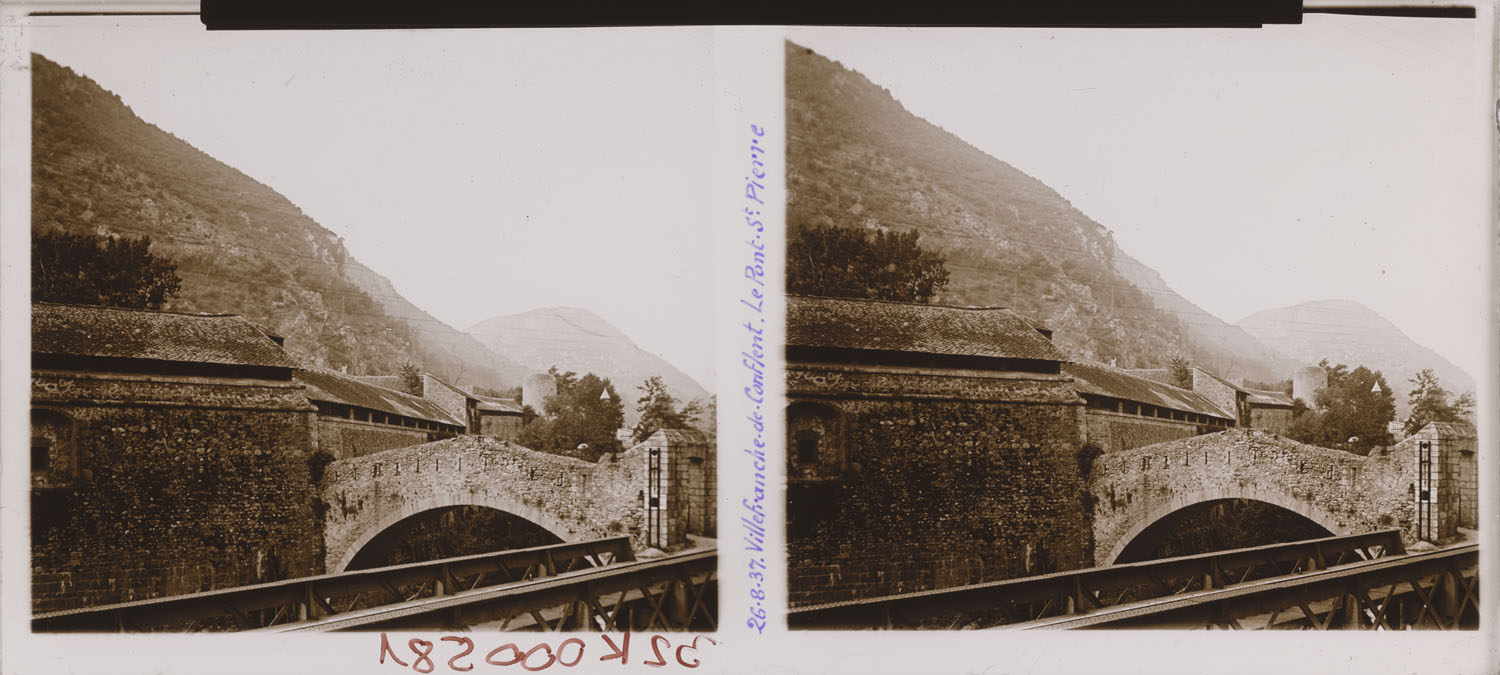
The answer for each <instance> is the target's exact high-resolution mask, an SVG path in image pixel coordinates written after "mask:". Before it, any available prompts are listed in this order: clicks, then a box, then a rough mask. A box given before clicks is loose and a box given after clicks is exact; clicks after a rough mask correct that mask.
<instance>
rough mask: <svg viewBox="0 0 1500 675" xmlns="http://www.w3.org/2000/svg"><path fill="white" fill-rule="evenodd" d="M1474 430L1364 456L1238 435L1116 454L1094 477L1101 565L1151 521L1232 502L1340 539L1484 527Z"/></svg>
mask: <svg viewBox="0 0 1500 675" xmlns="http://www.w3.org/2000/svg"><path fill="white" fill-rule="evenodd" d="M1475 471H1476V464H1475V457H1474V436H1473V432H1472V430H1469V431H1464V430H1454V429H1451V428H1450V429H1440V428H1437V427H1436V426H1435V425H1430V426H1429V427H1427V428H1425V429H1423V430H1422V431H1421V432H1419V433H1418V434H1416V435H1414V436H1413V437H1411V438H1409V439H1407V440H1405V441H1403V442H1401V443H1399V444H1397V445H1394V446H1391V447H1389V448H1384V449H1377V450H1375V451H1373V452H1371V453H1370V455H1369V456H1364V457H1361V456H1359V455H1355V454H1353V453H1349V452H1344V451H1340V450H1330V449H1327V448H1320V447H1316V446H1311V445H1305V444H1302V443H1298V442H1295V441H1292V440H1288V439H1285V438H1281V437H1279V436H1274V435H1271V434H1267V433H1265V432H1261V431H1254V430H1242V429H1235V430H1229V431H1224V432H1220V433H1216V434H1209V435H1204V436H1195V437H1192V438H1185V439H1181V440H1176V441H1170V442H1166V443H1158V444H1155V445H1148V446H1143V447H1140V448H1135V449H1133V450H1125V451H1120V452H1107V453H1105V454H1103V455H1101V456H1100V457H1099V458H1098V459H1097V460H1095V462H1094V465H1093V468H1092V471H1091V472H1090V474H1089V478H1088V480H1089V491H1090V493H1091V494H1092V496H1093V502H1094V511H1093V536H1094V564H1096V565H1109V564H1113V563H1114V562H1115V561H1116V560H1117V559H1118V558H1119V557H1120V554H1121V553H1122V552H1123V551H1124V550H1125V547H1126V546H1128V545H1129V544H1130V542H1132V541H1133V540H1135V538H1136V537H1137V536H1139V535H1141V534H1142V533H1143V532H1144V531H1145V530H1146V529H1147V528H1148V527H1150V526H1151V525H1152V524H1154V523H1157V522H1159V521H1161V520H1162V519H1164V518H1167V517H1168V516H1171V515H1172V514H1174V513H1177V512H1179V511H1181V510H1182V509H1185V508H1188V507H1191V506H1194V505H1196V504H1203V503H1207V502H1214V501H1217V500H1223V499H1236V498H1240V499H1251V500H1255V501H1260V502H1265V503H1269V504H1274V505H1276V506H1279V507H1282V508H1284V509H1287V510H1289V511H1292V512H1294V513H1297V514H1299V515H1301V516H1303V517H1305V518H1307V519H1308V520H1311V521H1312V522H1314V523H1316V524H1318V525H1320V526H1322V527H1323V528H1324V529H1327V530H1328V531H1330V532H1332V533H1333V534H1337V535H1342V534H1351V533H1358V532H1368V531H1373V530H1381V529H1390V528H1393V527H1399V528H1401V530H1402V531H1403V537H1404V538H1405V539H1407V541H1408V543H1410V542H1413V541H1415V540H1417V539H1419V538H1420V539H1428V540H1433V541H1436V540H1439V539H1447V538H1451V537H1452V536H1453V535H1454V534H1456V530H1457V528H1458V527H1461V526H1462V527H1471V528H1472V527H1476V526H1477V523H1476V522H1474V521H1476V520H1477V509H1475V508H1474V506H1475V505H1476V503H1477V502H1476V501H1475V500H1476V498H1477V492H1476V490H1475V487H1476V484H1475V481H1473V480H1472V478H1469V477H1472V476H1475V475H1476V474H1475Z"/></svg>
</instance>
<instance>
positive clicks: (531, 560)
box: [31, 536, 635, 632]
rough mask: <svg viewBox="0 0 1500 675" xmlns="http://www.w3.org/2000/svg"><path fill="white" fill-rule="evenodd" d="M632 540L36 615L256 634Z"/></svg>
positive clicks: (37, 622)
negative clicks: (241, 631)
mask: <svg viewBox="0 0 1500 675" xmlns="http://www.w3.org/2000/svg"><path fill="white" fill-rule="evenodd" d="M634 559H635V555H634V553H632V552H631V549H630V538H629V537H623V536H622V537H611V538H608V539H596V540H592V541H583V542H572V543H564V544H554V545H551V546H538V547H533V548H523V549H514V550H509V551H497V552H493V553H481V554H477V555H470V556H462V557H457V558H445V559H441V560H432V561H427V562H417V563H408V564H404V565H393V566H390V567H380V568H375V569H368V570H357V571H352V572H340V573H335V574H322V575H317V576H310V577H299V578H296V579H287V580H284V581H273V582H269V583H263V584H255V585H251V586H236V587H234V588H225V589H219V590H213V591H205V592H202V593H192V594H188V595H177V596H171V597H165V598H153V599H150V600H138V601H134V602H126V603H120V604H113V605H103V606H99V607H85V608H82V609H71V610H62V611H56V612H44V613H41V614H36V615H34V616H33V617H32V619H31V628H32V630H33V631H37V632H48V631H67V632H147V631H173V632H188V631H203V630H250V629H255V628H262V627H266V626H273V625H278V624H284V623H291V622H298V621H309V620H316V619H319V618H322V617H326V616H331V615H340V614H344V613H347V612H351V611H357V610H360V609H364V608H368V607H371V606H379V605H384V604H391V603H398V602H406V601H410V600H413V599H416V598H421V597H433V596H444V595H448V594H451V593H454V592H458V591H463V590H469V589H475V588H485V587H489V586H494V585H496V584H506V583H513V582H517V581H525V580H528V579H534V578H537V577H542V576H551V575H555V574H560V573H567V572H571V571H573V570H578V569H583V568H591V567H599V566H607V565H611V564H618V563H620V562H623V561H629V560H634Z"/></svg>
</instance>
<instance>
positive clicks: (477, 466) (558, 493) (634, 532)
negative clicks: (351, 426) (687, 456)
mask: <svg viewBox="0 0 1500 675" xmlns="http://www.w3.org/2000/svg"><path fill="white" fill-rule="evenodd" d="M644 453H645V449H644V446H637V447H636V448H634V449H632V450H630V451H628V452H625V453H621V454H620V455H619V456H618V457H612V458H606V459H604V460H601V461H599V462H597V463H596V462H586V461H583V460H579V459H574V458H572V457H563V456H560V455H554V454H549V453H545V452H537V451H534V450H530V449H527V448H524V447H521V446H519V445H516V444H514V443H509V442H506V441H500V440H497V439H493V438H487V437H482V436H463V437H458V438H451V439H447V440H442V441H435V442H432V443H424V444H421V445H413V446H409V447H405V448H396V449H392V450H386V451H383V452H377V453H371V454H368V455H362V456H359V457H351V458H345V459H340V460H335V461H334V462H331V463H330V464H329V465H328V468H327V469H326V470H325V471H324V480H323V484H322V486H321V493H322V494H321V498H322V500H323V503H324V504H325V506H324V508H323V518H322V521H323V543H324V553H323V561H324V563H323V565H324V569H325V570H326V571H328V572H342V571H345V570H347V569H348V568H349V565H350V563H351V562H353V561H354V559H355V556H356V555H358V553H359V551H360V550H361V549H363V548H364V547H365V546H366V545H368V544H369V543H370V542H371V541H372V540H374V539H375V538H376V537H377V536H379V535H380V533H381V532H384V531H386V530H388V529H389V528H391V527H392V526H394V525H396V524H397V523H400V522H401V521H403V520H406V519H407V518H410V517H412V516H415V515H417V514H420V513H424V512H427V511H431V510H433V509H440V508H446V507H459V506H478V507H485V508H490V509H494V510H496V511H502V512H505V513H508V514H511V515H513V516H516V517H519V518H521V519H523V520H526V521H529V522H531V523H532V524H535V525H537V526H539V527H541V528H542V529H544V530H546V531H547V532H550V533H551V534H552V535H554V536H556V537H557V538H559V539H561V540H563V541H582V540H585V539H595V538H600V537H609V536H619V535H622V534H623V535H630V536H633V537H636V538H638V539H639V538H640V537H642V536H643V533H644V528H643V525H644V520H645V519H644V513H645V509H644V507H643V505H642V501H641V499H640V495H641V488H642V487H644V486H645V484H646V468H647V462H646V460H645V454H644Z"/></svg>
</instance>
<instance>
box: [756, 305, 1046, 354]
mask: <svg viewBox="0 0 1500 675" xmlns="http://www.w3.org/2000/svg"><path fill="white" fill-rule="evenodd" d="M786 313H787V345H789V346H798V347H841V348H847V349H867V350H878V351H895V352H915V353H923V354H945V355H958V356H984V357H995V358H1006V359H1035V360H1042V361H1063V360H1066V359H1067V356H1066V355H1064V354H1063V352H1062V350H1060V349H1058V348H1057V346H1056V345H1053V344H1052V341H1051V340H1048V339H1047V338H1046V336H1044V335H1042V334H1041V333H1039V332H1037V329H1036V328H1034V327H1033V326H1032V324H1031V323H1030V322H1028V321H1027V320H1026V319H1025V318H1023V317H1021V315H1019V314H1016V313H1015V312H1012V311H1010V310H1008V309H1000V308H966V307H945V306H941V305H922V304H915V303H905V302H886V301H881V300H853V299H847V298H820V297H811V296H795V295H794V296H788V297H787V308H786Z"/></svg>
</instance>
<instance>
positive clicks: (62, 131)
mask: <svg viewBox="0 0 1500 675" xmlns="http://www.w3.org/2000/svg"><path fill="white" fill-rule="evenodd" d="M32 134H33V135H32V216H31V217H32V229H33V230H34V231H35V230H41V229H46V228H58V229H63V230H70V231H84V232H99V233H116V234H124V235H132V236H138V235H149V236H150V237H151V240H152V242H153V246H152V250H153V252H155V253H158V254H165V255H166V256H167V257H169V258H171V259H172V260H174V261H175V262H176V263H177V268H178V274H179V275H180V276H181V277H182V290H181V291H180V292H179V294H178V295H177V296H176V297H175V298H174V299H173V300H172V301H171V303H170V304H169V305H168V308H169V309H173V310H178V311H190V312H192V311H201V312H234V313H240V314H244V315H245V316H246V317H248V318H249V319H251V320H252V321H255V322H256V323H258V324H260V325H262V326H264V327H266V328H267V329H268V330H270V331H272V332H275V333H277V334H280V335H283V336H285V337H286V346H287V348H288V350H289V351H291V352H292V353H293V354H294V355H295V356H296V357H297V358H299V359H301V360H302V361H303V362H305V363H308V364H311V365H317V366H323V367H327V368H333V369H347V370H348V371H349V372H351V373H359V374H389V373H393V372H395V368H396V367H397V366H398V365H399V364H400V363H401V362H402V361H403V360H405V359H407V358H415V359H417V360H419V361H421V362H422V363H423V364H424V365H425V366H426V367H427V368H428V369H429V370H431V371H433V372H435V373H438V374H440V375H445V376H447V377H449V378H455V379H459V380H461V381H460V382H455V383H456V384H478V385H484V386H492V387H501V386H511V385H515V384H519V383H520V377H521V376H522V375H523V374H524V372H525V371H524V369H523V368H521V367H520V366H518V365H516V364H514V363H511V362H508V361H506V360H505V359H503V358H501V357H498V356H496V355H495V354H493V353H491V352H489V351H488V350H486V349H485V348H484V347H483V346H482V345H480V344H479V343H478V342H476V341H475V340H474V339H473V338H471V337H469V336H467V335H465V334H462V333H459V332H458V331H456V330H454V329H453V328H452V327H450V326H447V325H445V324H443V323H441V322H439V321H437V320H436V319H433V318H432V317H431V316H429V315H428V314H426V313H425V312H422V311H421V310H420V309H418V308H416V307H415V306H413V305H411V303H409V302H407V301H406V299H405V298H402V297H401V296H400V295H399V294H397V293H396V292H395V290H394V289H393V288H392V287H391V285H390V282H389V281H388V280H386V279H385V278H384V277H382V276H380V275H379V274H376V273H374V272H372V271H370V270H369V269H367V268H365V267H364V266H363V265H361V264H359V262H358V261H357V260H354V259H353V258H351V257H350V256H349V254H348V252H347V251H346V250H345V248H344V244H343V242H342V240H340V238H339V237H338V236H336V235H335V234H333V233H332V232H330V231H328V230H327V229H325V228H324V227H322V226H320V225H318V224H317V223H316V222H314V221H313V220H312V219H311V218H308V217H307V216H306V215H305V214H303V213H302V211H301V210H300V209H298V208H297V206H296V205H295V204H292V203H291V202H290V201H288V200H287V199H286V198H285V197H283V196H281V195H280V194H278V193H276V191H275V190H272V189H271V188H270V187H267V186H265V185H262V184H261V183H258V182H256V181H255V180H254V179H252V178H250V177H249V176H246V175H245V174H243V173H240V172H239V171H237V170H235V169H234V168H233V167H230V166H228V165H225V164H224V163H222V162H219V161H218V160H216V159H214V158H212V157H210V156H208V155H206V154H204V153H203V152H200V151H199V150H198V149H196V148H194V147H193V146H191V145H189V144H188V143H186V142H184V141H183V140H181V139H179V138H177V137H175V136H173V135H172V134H170V133H167V132H166V131H163V130H162V129H159V128H157V127H156V126H154V125H152V124H150V123H148V122H146V121H144V120H142V119H140V118H139V117H137V116H136V115H135V114H134V113H133V112H131V110H130V108H129V107H127V106H126V105H125V104H124V102H122V101H121V100H120V98H119V97H118V96H116V95H114V94H112V93H110V92H108V91H106V90H104V89H103V88H101V87H100V86H99V85H98V84H96V83H95V82H94V81H92V80H90V79H88V78H87V77H84V76H81V75H79V74H77V73H75V72H73V71H72V70H71V69H69V68H66V67H64V66H60V65H58V64H56V63H53V62H52V61H50V60H48V59H46V58H45V57H42V56H40V55H35V54H33V55H32ZM356 188H357V186H348V188H347V189H349V190H350V192H351V194H352V193H353V192H356V191H357V189H356Z"/></svg>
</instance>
